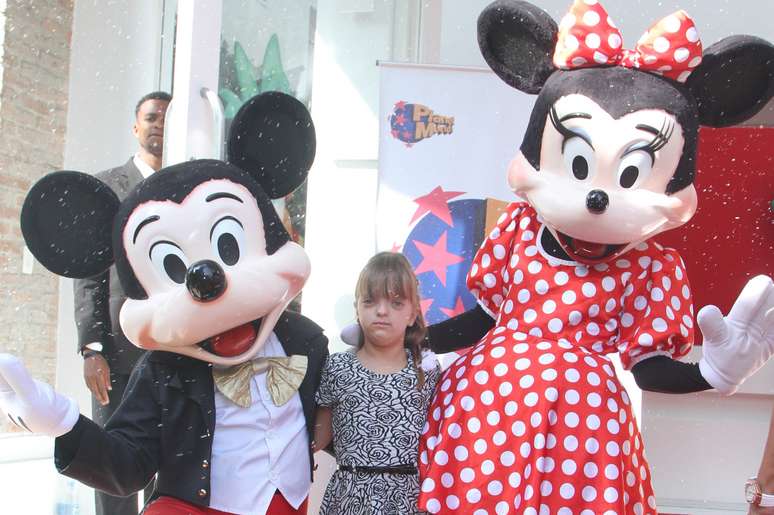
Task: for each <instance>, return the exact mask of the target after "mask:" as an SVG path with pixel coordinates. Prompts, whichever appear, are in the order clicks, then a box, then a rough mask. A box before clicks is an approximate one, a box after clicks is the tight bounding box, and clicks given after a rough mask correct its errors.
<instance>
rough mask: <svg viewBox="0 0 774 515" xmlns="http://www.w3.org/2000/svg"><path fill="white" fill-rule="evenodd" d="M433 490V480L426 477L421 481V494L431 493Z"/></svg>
mask: <svg viewBox="0 0 774 515" xmlns="http://www.w3.org/2000/svg"><path fill="white" fill-rule="evenodd" d="M434 489H435V481H433V478H430V477H426V478H425V480H424V481H422V491H423V492H432V491H433V490H434Z"/></svg>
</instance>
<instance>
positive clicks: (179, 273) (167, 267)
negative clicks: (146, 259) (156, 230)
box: [148, 241, 188, 284]
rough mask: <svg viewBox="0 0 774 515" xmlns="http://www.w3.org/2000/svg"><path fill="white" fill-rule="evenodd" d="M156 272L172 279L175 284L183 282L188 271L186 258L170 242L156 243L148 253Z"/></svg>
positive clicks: (178, 248)
mask: <svg viewBox="0 0 774 515" xmlns="http://www.w3.org/2000/svg"><path fill="white" fill-rule="evenodd" d="M148 254H149V256H150V259H151V262H152V263H153V266H155V267H156V270H158V271H159V272H161V274H162V275H165V276H167V277H169V278H170V279H172V281H174V282H175V283H177V284H183V283H184V282H185V273H186V271H187V270H188V258H186V257H185V254H184V253H183V251H182V250H181V249H180V247H178V246H177V245H175V244H174V243H172V242H171V241H158V242H156V243H154V244H153V246H152V247H151V248H150V252H149V253H148Z"/></svg>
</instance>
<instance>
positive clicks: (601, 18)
mask: <svg viewBox="0 0 774 515" xmlns="http://www.w3.org/2000/svg"><path fill="white" fill-rule="evenodd" d="M622 41H623V38H622V36H621V31H620V30H618V28H617V27H616V26H615V24H614V23H613V22H612V20H610V17H609V16H608V15H607V11H606V10H605V8H604V7H602V5H600V4H599V3H598V2H593V3H590V2H588V1H586V0H575V2H574V3H573V5H572V7H571V8H570V12H569V13H568V14H567V15H566V16H565V17H564V18H562V22H561V23H560V24H559V34H558V40H557V44H556V50H555V51H554V65H555V66H556V67H557V68H562V69H565V70H566V69H571V68H583V67H589V66H599V65H620V66H625V67H627V68H634V69H640V70H644V71H648V72H651V73H656V74H659V75H664V76H665V77H668V78H670V79H672V80H676V81H678V82H685V80H686V79H687V78H688V76H689V75H690V73H691V71H692V70H693V69H694V68H696V67H697V66H698V65H699V64H700V63H701V58H702V45H701V41H700V40H699V36H698V33H697V31H696V25H695V24H694V22H693V20H692V19H691V18H690V16H688V14H687V13H686V12H685V11H682V10H681V11H677V12H675V13H673V14H670V15H669V16H667V17H665V18H663V19H662V20H660V21H658V22H657V23H655V24H654V25H653V26H652V27H651V28H650V29H648V31H646V32H645V34H643V36H642V37H641V38H640V40H639V41H638V42H637V46H636V49H635V50H627V49H624V48H622V47H621V43H622Z"/></svg>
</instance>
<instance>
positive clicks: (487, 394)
mask: <svg viewBox="0 0 774 515" xmlns="http://www.w3.org/2000/svg"><path fill="white" fill-rule="evenodd" d="M493 402H494V393H492V390H484V391H483V392H481V403H482V404H484V405H485V406H491V405H492V403H493Z"/></svg>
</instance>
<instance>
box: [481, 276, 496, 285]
mask: <svg viewBox="0 0 774 515" xmlns="http://www.w3.org/2000/svg"><path fill="white" fill-rule="evenodd" d="M496 283H497V279H496V278H495V276H494V274H486V275H484V285H485V286H487V287H488V288H492V287H493V286H494V285H495V284H496Z"/></svg>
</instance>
